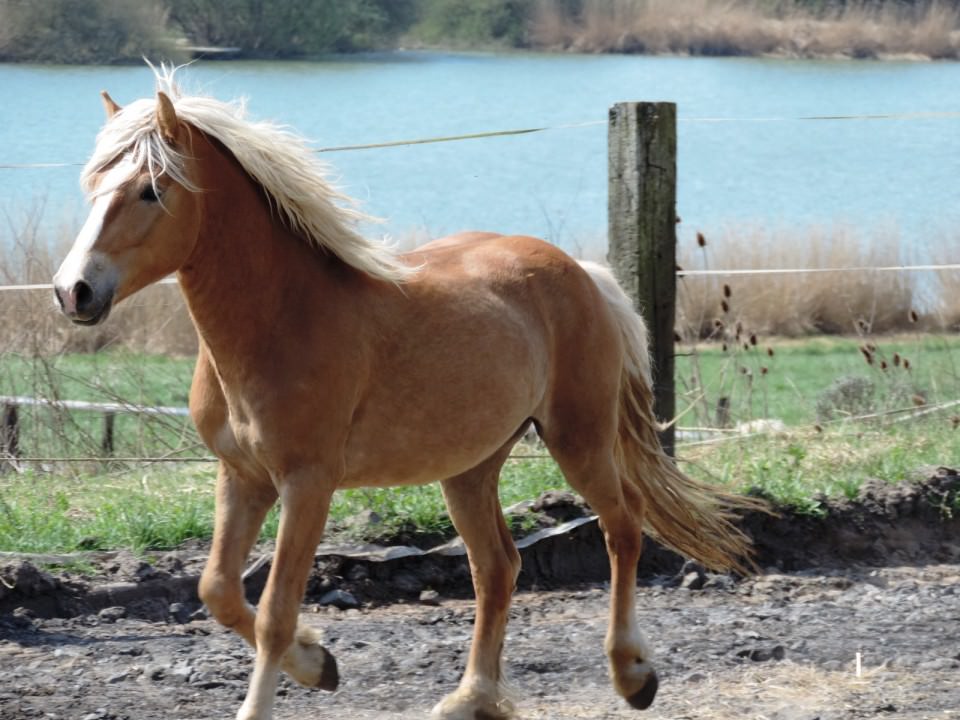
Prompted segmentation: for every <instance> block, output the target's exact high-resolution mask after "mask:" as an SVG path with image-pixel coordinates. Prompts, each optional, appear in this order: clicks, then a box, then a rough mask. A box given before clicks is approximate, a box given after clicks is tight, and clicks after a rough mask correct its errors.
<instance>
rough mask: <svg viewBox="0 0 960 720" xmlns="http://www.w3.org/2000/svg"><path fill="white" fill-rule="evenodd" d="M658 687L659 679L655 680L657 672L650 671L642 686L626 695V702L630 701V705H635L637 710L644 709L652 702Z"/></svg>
mask: <svg viewBox="0 0 960 720" xmlns="http://www.w3.org/2000/svg"><path fill="white" fill-rule="evenodd" d="M659 687H660V681H659V680H657V674H656V673H655V672H653V671H651V672H650V674H649V675H648V676H647V681H646V682H645V683H644V684H643V687H642V688H640V689H639V690H637V691H636V692H635V693H634V694H633V695H631V696H630V697H628V698H627V702H628V703H630V707H635V708H636V709H637V710H646V709H647V708H648V707H650V706H651V705H652V704H653V699H654V698H655V697H656V696H657V688H659Z"/></svg>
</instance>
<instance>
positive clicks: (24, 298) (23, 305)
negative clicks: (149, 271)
mask: <svg viewBox="0 0 960 720" xmlns="http://www.w3.org/2000/svg"><path fill="white" fill-rule="evenodd" d="M40 217H41V212H39V211H34V212H31V213H29V214H28V215H27V217H26V219H24V220H22V221H21V222H19V223H15V222H13V221H11V220H10V219H9V218H8V219H7V223H6V224H7V227H8V228H9V235H8V237H7V238H4V237H3V236H0V245H2V246H3V247H4V253H3V255H2V258H0V284H4V285H17V284H45V283H49V282H50V279H51V278H52V277H53V274H54V272H55V271H56V268H57V265H58V264H59V262H60V261H61V260H62V259H63V257H65V256H66V253H67V250H68V249H69V246H70V244H71V243H72V242H73V232H72V231H71V230H68V229H67V228H63V229H62V230H61V231H59V232H55V233H53V236H54V238H55V239H53V240H46V239H44V237H45V234H46V232H45V231H44V230H43V229H42V227H41V222H40ZM107 347H122V348H125V349H128V350H133V351H137V352H146V353H164V354H168V355H190V354H193V353H195V352H196V349H197V337H196V331H195V330H194V329H193V325H192V323H191V322H190V317H189V314H188V313H187V310H186V305H185V304H184V301H183V297H182V296H181V294H180V291H179V289H178V288H177V287H176V286H175V285H158V286H154V287H151V288H147V289H146V290H145V291H143V292H141V293H139V294H137V295H135V296H134V297H133V298H131V299H129V300H127V301H126V302H124V303H123V304H122V305H121V306H119V307H118V308H117V309H116V310H115V311H114V313H113V315H112V316H111V318H110V320H109V321H108V322H107V323H105V324H103V325H99V326H97V327H92V328H84V327H79V326H75V325H72V324H71V323H69V322H68V321H67V320H66V319H65V318H64V317H63V316H62V315H61V314H60V311H59V310H58V309H57V308H56V306H55V302H54V299H53V293H52V291H51V290H49V289H41V290H25V291H8V292H0V353H17V354H21V355H27V356H31V357H36V356H41V355H51V354H57V353H62V352H94V351H97V350H100V349H102V348H107Z"/></svg>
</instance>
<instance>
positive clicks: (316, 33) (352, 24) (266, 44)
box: [0, 0, 960, 63]
mask: <svg viewBox="0 0 960 720" xmlns="http://www.w3.org/2000/svg"><path fill="white" fill-rule="evenodd" d="M664 1H665V0H660V2H661V3H662V2H664ZM682 2H683V0H673V3H675V4H677V5H679V4H682ZM744 3H747V0H744ZM734 4H736V3H734ZM747 4H749V5H750V6H751V7H753V8H755V9H756V11H757V12H758V13H759V14H760V15H763V16H770V15H782V14H789V13H795V12H797V11H801V12H807V13H812V14H814V15H816V14H823V15H825V14H828V13H830V12H836V11H837V10H838V9H841V10H842V9H843V8H844V7H849V6H856V7H858V8H860V9H864V8H866V9H869V8H872V7H876V8H884V9H890V8H894V9H897V10H903V11H907V12H909V11H910V10H911V9H915V8H918V7H919V8H921V9H922V8H930V7H932V6H934V5H936V6H938V7H943V6H946V7H949V8H953V9H955V8H957V6H958V5H960V0H749V3H747ZM638 6H645V7H646V8H647V12H653V13H656V12H657V10H656V6H657V0H0V61H7V62H11V61H25V62H48V63H123V62H139V61H140V58H142V57H149V58H152V59H167V60H172V61H175V62H177V61H183V60H185V59H187V58H188V57H189V56H190V54H191V53H192V52H193V50H191V48H195V47H198V46H203V47H208V46H212V47H228V48H235V49H236V56H238V57H247V58H278V59H281V58H295V57H309V56H316V55H322V54H325V53H332V52H353V51H363V50H374V49H389V48H395V47H397V46H398V45H399V44H401V43H403V44H407V45H410V46H414V47H417V46H421V47H422V46H426V47H446V48H463V47H492V46H501V47H504V46H506V47H518V48H520V47H531V46H533V47H536V46H538V45H542V44H543V43H541V42H539V40H538V38H539V37H541V36H542V35H538V32H537V28H538V27H542V26H543V24H544V18H553V19H554V20H555V21H557V22H563V23H565V24H567V25H568V26H573V27H576V26H577V25H578V24H580V25H587V24H589V22H590V20H589V18H591V17H594V16H596V15H597V14H598V13H600V14H601V15H602V14H603V13H605V12H608V13H609V12H615V11H626V10H630V9H636V8H637V7H638Z"/></svg>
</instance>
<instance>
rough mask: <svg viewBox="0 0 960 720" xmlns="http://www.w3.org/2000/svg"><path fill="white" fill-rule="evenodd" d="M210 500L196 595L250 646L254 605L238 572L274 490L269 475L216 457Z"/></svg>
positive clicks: (274, 496) (273, 501)
mask: <svg viewBox="0 0 960 720" xmlns="http://www.w3.org/2000/svg"><path fill="white" fill-rule="evenodd" d="M216 500H217V510H216V518H215V520H214V526H213V544H212V546H211V548H210V558H209V559H208V560H207V565H206V567H205V568H204V570H203V576H202V577H201V578H200V587H199V595H200V599H201V600H202V601H203V602H204V603H205V604H206V606H207V608H208V609H209V610H210V612H211V613H212V614H213V616H214V617H215V618H216V619H217V621H218V622H219V623H220V624H221V625H224V626H226V627H228V628H231V629H233V630H236V631H237V633H239V634H240V635H241V636H242V637H243V638H244V639H245V640H246V641H247V642H248V643H250V645H251V646H253V647H256V645H257V641H256V638H255V636H254V629H253V627H254V610H253V608H252V607H250V605H249V604H247V600H246V597H245V595H244V590H243V580H242V574H243V567H244V564H245V563H246V560H247V555H248V554H249V553H250V548H251V547H253V544H254V542H256V540H257V536H258V535H259V533H260V527H261V526H262V525H263V519H264V517H266V514H267V511H268V510H270V508H271V507H272V506H273V504H274V503H275V502H276V500H277V492H276V490H275V489H274V487H273V483H272V482H270V479H269V478H262V479H260V480H254V479H251V478H248V477H245V476H243V475H241V474H240V473H239V472H237V471H236V470H234V469H233V468H232V467H231V466H229V465H228V464H226V463H224V462H221V463H220V467H219V470H218V473H217V489H216Z"/></svg>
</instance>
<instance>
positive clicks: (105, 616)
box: [97, 605, 127, 623]
mask: <svg viewBox="0 0 960 720" xmlns="http://www.w3.org/2000/svg"><path fill="white" fill-rule="evenodd" d="M126 616H127V609H126V608H125V607H123V606H122V605H116V606H113V607H105V608H104V609H103V610H101V611H100V612H98V613H97V617H98V618H100V620H101V622H105V623H115V622H116V621H117V620H122V619H123V618H125V617H126Z"/></svg>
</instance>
